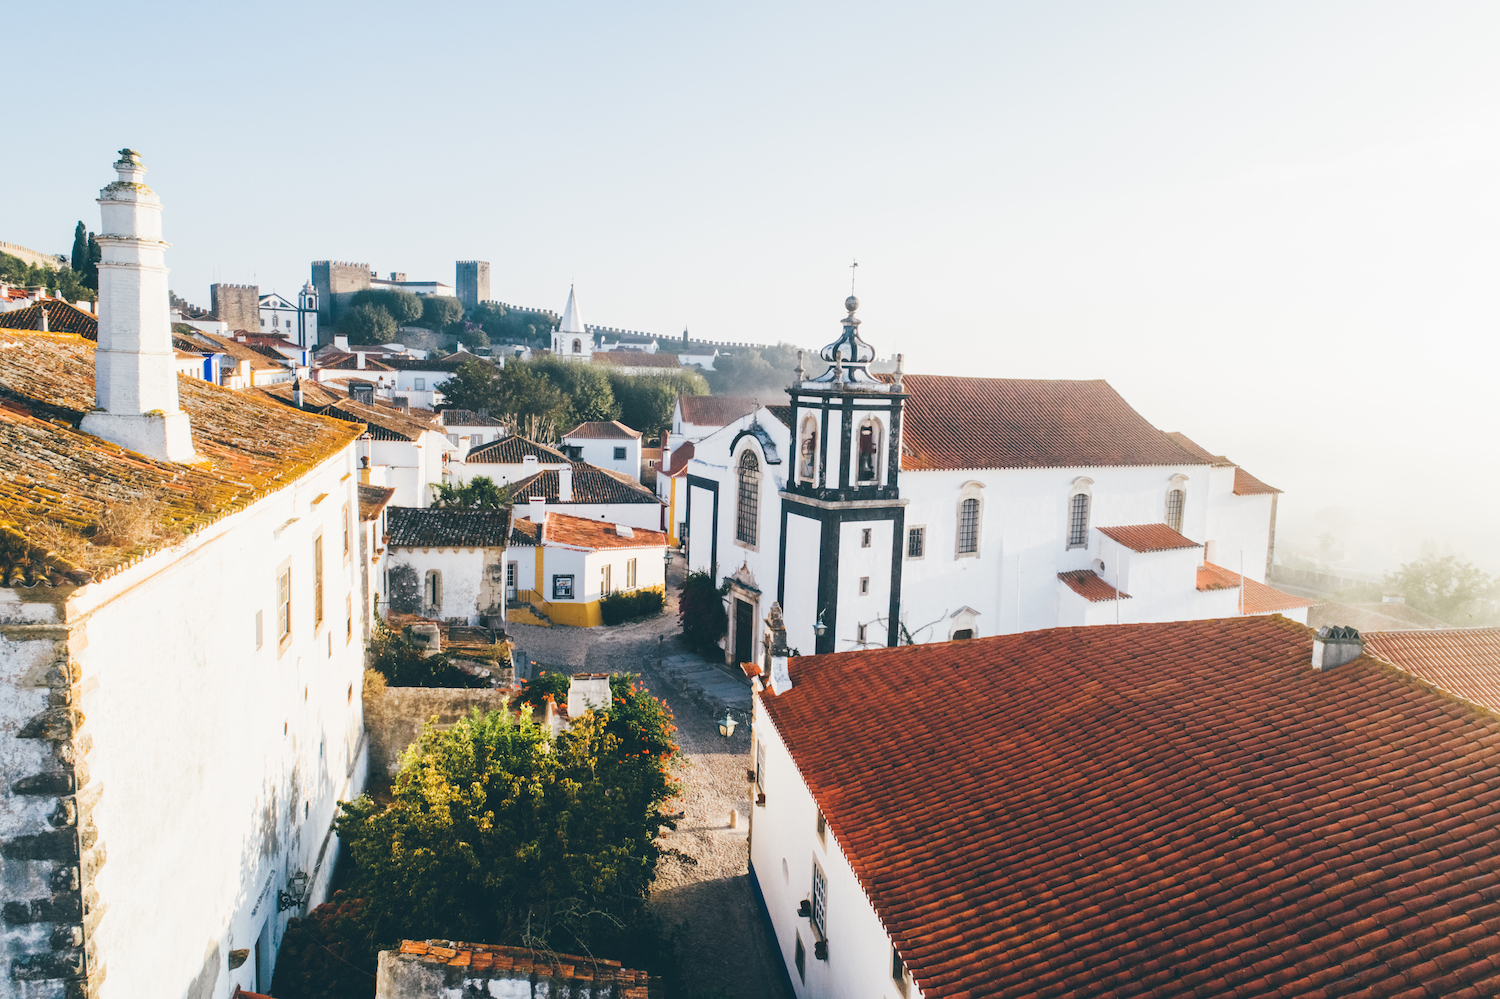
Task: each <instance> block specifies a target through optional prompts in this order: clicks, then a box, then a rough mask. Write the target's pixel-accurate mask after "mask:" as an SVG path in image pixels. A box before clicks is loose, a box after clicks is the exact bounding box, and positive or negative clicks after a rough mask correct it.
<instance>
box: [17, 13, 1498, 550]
mask: <svg viewBox="0 0 1500 999" xmlns="http://www.w3.org/2000/svg"><path fill="white" fill-rule="evenodd" d="M46 29H47V31H48V33H49V34H51V35H52V36H54V37H55V38H58V39H62V40H65V43H66V44H62V45H54V44H48V45H19V46H13V47H12V50H11V52H10V53H9V57H8V70H9V74H8V75H9V78H10V79H11V81H12V93H13V94H15V95H19V94H22V93H29V94H31V95H32V102H33V106H34V107H35V108H36V109H37V110H36V112H35V113H34V114H29V115H25V114H18V115H16V116H13V120H12V122H11V127H10V128H9V129H8V130H7V133H8V135H7V138H8V142H7V145H8V147H9V152H10V154H11V155H7V156H0V181H3V182H4V183H5V186H6V188H7V189H8V190H9V192H10V194H9V195H8V196H6V197H4V198H0V240H4V241H7V242H12V243H19V244H22V245H25V246H30V247H32V248H35V249H39V250H44V251H50V252H59V253H66V252H67V251H68V249H69V246H70V245H71V236H72V229H73V225H74V223H75V222H76V221H78V220H79V219H82V220H84V222H85V223H86V224H87V225H88V226H89V227H90V228H97V226H98V217H99V216H98V207H97V206H96V205H95V204H94V203H93V199H94V198H95V197H97V196H98V190H99V188H101V187H102V186H103V185H104V184H105V183H107V182H108V181H109V180H111V179H112V178H113V174H112V172H111V171H110V169H109V164H110V163H111V162H112V161H113V159H114V158H115V151H116V150H118V149H119V148H121V147H123V146H130V147H132V148H135V149H137V150H139V151H140V152H141V154H142V157H143V158H144V160H145V162H146V165H147V167H148V169H149V171H150V172H149V173H148V175H147V178H146V179H147V182H148V183H150V184H151V186H152V187H153V188H155V190H156V191H157V192H158V194H160V196H161V198H162V200H163V202H164V203H165V205H166V214H165V217H164V226H165V230H166V238H167V239H168V241H170V242H171V243H172V244H173V245H172V249H171V250H170V251H169V252H168V258H167V259H168V265H169V266H170V267H171V268H172V281H171V283H172V287H173V290H174V291H176V293H177V294H179V295H181V296H183V297H185V298H187V299H188V300H189V301H193V302H197V303H200V304H203V305H207V304H208V297H209V296H208V286H209V284H210V283H211V282H213V281H224V282H230V283H255V284H258V285H259V286H260V288H261V290H262V291H263V292H265V291H271V290H276V291H280V292H282V293H283V294H288V293H294V292H295V291H296V290H297V289H298V288H299V287H301V285H302V283H303V282H304V281H306V280H307V278H308V275H309V263H310V261H312V260H315V259H334V260H347V261H358V262H367V263H369V264H370V265H371V267H372V268H374V269H376V270H379V271H381V272H386V271H393V270H394V271H404V272H405V273H407V275H408V276H409V277H410V278H412V279H419V278H426V279H437V280H441V281H445V282H448V283H452V281H453V273H454V271H453V263H454V261H455V260H459V259H481V260H488V261H490V262H491V265H492V278H491V293H492V295H493V297H495V298H497V299H499V300H501V301H505V302H509V303H512V304H518V305H522V306H528V307H547V308H551V309H554V310H557V311H561V309H562V306H563V303H564V301H565V300H566V297H567V290H568V287H569V285H570V284H576V287H577V289H578V296H579V303H580V306H581V309H582V312H583V315H584V317H585V319H586V320H587V321H589V322H591V323H597V324H603V325H608V326H615V327H623V328H627V329H637V330H646V331H652V332H659V333H662V334H666V335H673V334H680V332H681V331H682V330H683V329H684V328H688V329H690V330H691V331H692V333H693V335H694V336H696V337H704V338H708V339H714V340H724V341H750V342H777V341H783V340H784V341H788V342H792V343H796V344H799V345H805V346H820V345H822V344H824V343H827V342H829V341H831V340H833V339H834V338H835V337H836V335H837V333H838V320H839V318H840V317H841V315H842V314H843V310H842V308H841V303H842V301H843V298H844V296H845V295H847V294H848V289H849V281H850V270H849V265H850V263H851V262H852V261H853V260H856V259H857V260H858V261H859V265H860V266H859V268H858V276H857V282H858V284H857V291H858V295H859V297H860V300H861V303H862V306H861V309H860V316H861V318H862V319H863V321H864V322H863V326H862V327H861V332H862V334H863V335H864V336H865V338H866V339H867V340H869V341H870V342H871V343H872V344H873V345H874V346H875V347H876V349H877V350H878V351H879V352H880V353H881V354H882V355H888V354H894V353H902V354H904V355H905V362H906V369H907V370H908V371H921V372H930V373H937V374H978V375H988V376H994V377H1024V378H1103V379H1106V380H1108V381H1109V382H1110V384H1111V385H1113V386H1114V387H1115V388H1116V389H1117V390H1119V391H1120V392H1121V394H1122V395H1124V397H1125V398H1126V399H1127V400H1128V401H1129V402H1130V403H1131V404H1132V405H1134V406H1135V407H1136V408H1137V409H1138V410H1139V411H1140V412H1141V413H1143V414H1144V415H1145V416H1146V417H1147V418H1148V419H1150V420H1151V421H1152V422H1153V423H1155V424H1156V425H1157V426H1159V427H1161V428H1162V429H1164V430H1180V431H1182V432H1184V433H1186V434H1187V435H1188V436H1190V437H1192V438H1193V439H1194V440H1196V441H1197V442H1198V443H1200V444H1202V445H1203V446H1204V447H1206V448H1208V449H1209V450H1211V451H1213V452H1215V453H1222V454H1227V455H1228V456H1229V457H1230V458H1232V459H1234V460H1235V461H1237V462H1239V463H1240V464H1241V465H1243V466H1244V467H1245V468H1247V469H1248V470H1250V471H1251V472H1252V473H1253V474H1255V475H1256V476H1258V477H1259V478H1261V479H1262V480H1264V481H1267V482H1270V483H1272V484H1273V485H1276V486H1278V487H1280V488H1282V489H1284V490H1286V492H1285V494H1284V495H1283V496H1282V498H1281V503H1280V522H1279V538H1280V539H1282V540H1283V541H1284V542H1285V543H1287V544H1288V545H1292V546H1295V545H1297V544H1310V543H1312V540H1313V539H1315V538H1316V537H1318V536H1319V535H1320V534H1322V533H1324V532H1328V533H1330V534H1333V535H1334V536H1335V537H1336V538H1337V539H1338V540H1339V543H1340V545H1341V546H1342V547H1343V548H1344V549H1345V551H1346V562H1347V563H1348V564H1349V565H1350V566H1351V567H1355V568H1359V569H1362V570H1364V571H1373V572H1379V571H1384V570H1386V569H1391V568H1394V567H1395V566H1396V565H1397V564H1399V563H1400V562H1403V561H1409V560H1411V559H1413V558H1416V557H1417V556H1418V555H1419V554H1421V553H1422V552H1423V551H1424V550H1426V551H1435V552H1439V553H1452V554H1457V555H1459V556H1461V557H1463V558H1466V559H1471V560H1473V561H1475V562H1477V563H1479V564H1480V566H1481V567H1482V568H1484V569H1486V570H1487V571H1490V572H1496V573H1500V518H1497V517H1496V516H1495V513H1496V510H1497V508H1500V503H1497V502H1496V496H1497V495H1500V420H1497V417H1496V396H1497V392H1496V389H1495V382H1496V376H1497V369H1500V365H1497V361H1500V348H1497V346H1496V334H1497V325H1500V324H1497V301H1496V291H1497V287H1500V285H1497V282H1496V278H1495V276H1496V274H1497V271H1500V224H1497V223H1500V194H1497V186H1496V181H1497V178H1500V114H1497V112H1500V60H1496V59H1495V58H1494V52H1496V51H1497V50H1500V5H1496V4H1494V3H1478V2H1476V3H1459V2H1441V0H1438V2H1432V3H1423V4H1413V3H1410V2H1401V3H1390V2H1379V0H1360V2H1347V3H1345V2H1319V3H1312V4H1310V3H1307V2H1305V0H1302V2H1285V3H1284V2H1268V0H1258V2H1255V3H1216V4H1204V3H1188V2H1182V3H1171V2H1159V3H1158V2H1137V3H1129V4H1121V3H1103V2H1099V3H1086V2H1056V0H1053V2H1036V3H1016V2H988V3H967V4H965V3H927V4H921V5H915V4H884V3H875V2H871V0H862V2H859V3H814V4H809V3H805V2H804V3H777V2H766V3H759V4H753V5H752V4H702V3H650V2H641V3H636V4H629V5H626V4H614V3H579V2H554V3H547V4H536V3H529V4H515V3H498V2H490V3H482V4H481V3H475V4H464V3H451V2H444V0H432V2H428V3H424V4H421V5H410V4H394V3H385V2H366V3H361V4H358V5H355V4H341V3H321V4H292V3H285V2H276V0H272V2H265V3H259V4H257V5H256V6H255V9H254V10H253V11H250V10H249V9H247V8H244V7H242V6H240V7H236V6H233V5H218V4H187V3H180V4H179V3H164V2H152V0H143V2H141V3H138V4H135V5H133V6H132V8H131V13H130V16H129V17H123V16H121V14H120V8H119V6H118V5H117V4H104V3H94V2H88V0H81V2H76V3H72V4H68V5H66V6H65V7H62V8H59V9H57V10H55V11H53V10H49V12H48V16H47V24H46ZM69 53H71V58H64V56H66V55H68V54H69Z"/></svg>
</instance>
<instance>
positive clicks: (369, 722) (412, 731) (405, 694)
mask: <svg viewBox="0 0 1500 999" xmlns="http://www.w3.org/2000/svg"><path fill="white" fill-rule="evenodd" d="M378 688H379V685H378V684H376V685H371V684H366V686H365V731H366V732H367V733H368V734H369V737H370V782H371V783H372V784H384V783H385V781H386V780H387V779H388V778H389V777H390V776H391V775H394V774H395V772H396V769H397V766H398V764H399V762H400V759H401V753H402V752H403V751H404V750H405V749H406V747H407V746H410V745H411V744H412V743H413V742H416V741H417V736H419V735H421V734H422V726H423V725H425V724H427V722H428V721H430V720H431V719H432V718H433V717H434V716H436V718H437V721H438V724H439V725H452V724H453V723H454V722H456V721H458V720H459V719H460V718H462V717H463V716H464V715H466V714H468V713H469V712H470V711H471V710H473V709H474V708H480V709H481V710H484V711H497V710H499V709H500V707H501V706H502V705H503V704H505V701H506V698H507V697H508V696H509V692H508V691H506V690H501V689H492V688H480V689H469V688H465V687H386V688H384V689H383V690H381V689H378Z"/></svg>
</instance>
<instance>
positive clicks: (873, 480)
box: [854, 416, 885, 487]
mask: <svg viewBox="0 0 1500 999" xmlns="http://www.w3.org/2000/svg"><path fill="white" fill-rule="evenodd" d="M866 430H868V431H869V432H870V450H869V451H868V452H866V451H864V450H863V448H864V442H865V431H866ZM884 439H885V426H884V425H883V424H882V423H881V422H880V420H878V419H877V418H875V417H873V416H867V417H865V418H864V419H863V420H861V421H859V426H857V427H856V428H855V430H854V485H855V486H856V487H859V486H864V487H869V486H879V485H880V473H881V471H882V469H881V461H880V445H881V442H882V441H883V440H884ZM866 453H868V454H869V455H870V475H869V478H866V477H865V475H864V471H865V470H864V467H863V465H862V462H863V460H864V456H865V454H866Z"/></svg>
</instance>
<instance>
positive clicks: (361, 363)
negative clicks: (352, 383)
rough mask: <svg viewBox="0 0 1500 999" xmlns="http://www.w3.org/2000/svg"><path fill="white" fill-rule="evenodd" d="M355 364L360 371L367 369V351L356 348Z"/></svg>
mask: <svg viewBox="0 0 1500 999" xmlns="http://www.w3.org/2000/svg"><path fill="white" fill-rule="evenodd" d="M354 366H355V367H356V368H357V369H359V370H360V371H363V370H365V352H364V351H362V350H356V351H355V352H354Z"/></svg>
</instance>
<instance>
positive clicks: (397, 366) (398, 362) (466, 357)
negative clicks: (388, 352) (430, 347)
mask: <svg viewBox="0 0 1500 999" xmlns="http://www.w3.org/2000/svg"><path fill="white" fill-rule="evenodd" d="M469 361H478V362H480V363H481V364H490V365H493V364H494V363H495V362H494V361H492V360H490V359H489V358H488V357H480V356H479V355H478V354H471V353H470V352H469V351H467V350H460V351H455V352H454V353H452V354H449V355H448V356H447V357H440V358H437V359H433V358H428V359H427V360H425V361H418V360H405V359H398V358H395V357H392V358H387V359H386V363H387V364H389V365H390V366H391V368H392V369H394V370H396V371H457V370H458V369H459V368H460V367H462V366H463V365H464V364H467V363H468V362H469Z"/></svg>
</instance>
